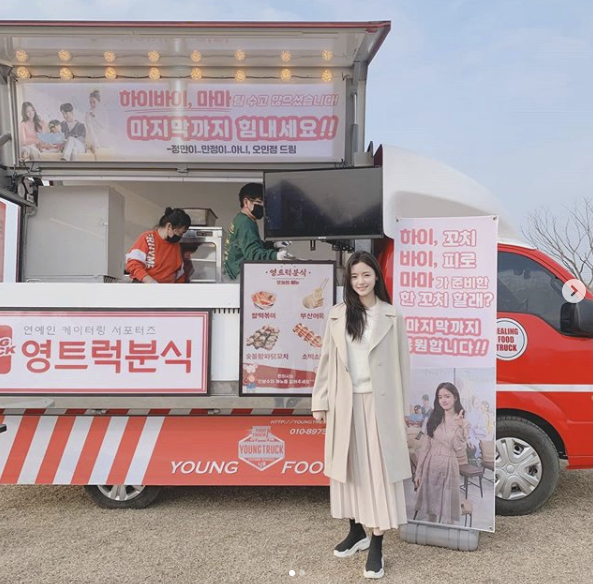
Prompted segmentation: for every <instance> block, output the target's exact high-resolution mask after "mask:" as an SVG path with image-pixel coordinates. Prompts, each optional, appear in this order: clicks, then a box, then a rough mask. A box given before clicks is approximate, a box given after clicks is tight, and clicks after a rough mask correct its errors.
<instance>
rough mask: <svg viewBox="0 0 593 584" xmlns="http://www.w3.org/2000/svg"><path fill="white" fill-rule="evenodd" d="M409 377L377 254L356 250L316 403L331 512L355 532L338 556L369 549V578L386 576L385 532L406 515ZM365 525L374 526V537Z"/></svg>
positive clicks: (334, 315)
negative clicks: (322, 425)
mask: <svg viewBox="0 0 593 584" xmlns="http://www.w3.org/2000/svg"><path fill="white" fill-rule="evenodd" d="M408 381H409V354H408V341H407V337H406V332H405V323H404V319H403V317H402V316H401V315H400V314H399V313H398V312H397V311H396V310H395V308H394V307H393V306H392V305H391V301H390V298H389V293H388V292H387V289H386V287H385V282H384V280H383V276H382V274H381V270H380V267H379V264H378V263H377V260H376V259H375V258H374V256H372V255H371V254H369V253H367V252H356V253H354V254H353V255H352V256H351V257H350V260H349V261H348V264H347V265H346V272H345V276H344V303H342V304H338V305H337V306H334V307H333V308H332V310H331V312H330V314H329V321H328V324H327V328H326V332H325V338H324V341H323V348H322V352H321V360H320V363H319V368H318V370H317V377H316V380H315V388H314V390H313V399H312V406H311V409H312V411H313V416H314V418H315V420H317V421H318V422H325V423H326V425H327V426H326V435H325V471H324V472H325V474H326V475H327V476H328V477H329V478H330V500H331V512H332V516H333V517H336V518H340V519H342V518H347V519H350V532H349V533H348V536H347V537H346V539H344V541H342V542H340V543H339V544H338V545H337V546H336V547H335V549H334V554H335V555H336V556H338V557H347V556H351V555H352V554H354V553H355V552H356V551H358V550H365V549H367V548H369V547H370V550H369V555H368V558H367V563H366V568H365V571H364V576H365V577H367V578H381V577H382V576H383V574H384V569H383V555H382V538H383V533H384V532H385V530H387V529H392V528H397V527H398V526H399V525H401V524H403V523H406V521H407V518H406V506H405V499H404V488H403V482H402V481H404V480H405V479H407V478H410V477H411V470H410V459H409V455H408V449H407V441H406V429H405V422H404V395H405V392H406V391H407V385H408ZM363 525H366V526H367V527H368V528H370V529H372V539H371V540H370V541H369V538H368V537H367V533H366V531H365V529H364V527H363Z"/></svg>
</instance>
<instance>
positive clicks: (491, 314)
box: [393, 216, 498, 531]
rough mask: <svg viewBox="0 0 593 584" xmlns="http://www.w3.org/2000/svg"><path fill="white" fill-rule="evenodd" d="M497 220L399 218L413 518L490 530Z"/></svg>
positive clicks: (397, 263)
mask: <svg viewBox="0 0 593 584" xmlns="http://www.w3.org/2000/svg"><path fill="white" fill-rule="evenodd" d="M497 233H498V218H497V217H493V216H484V217H460V218H450V217H447V218H414V219H398V220H397V221H396V231H395V253H394V272H393V273H394V303H395V304H396V305H397V306H398V308H399V309H400V310H401V312H402V313H403V315H404V316H405V320H406V331H407V334H408V341H409V345H410V359H411V365H412V382H411V387H410V390H409V395H408V396H407V398H408V399H407V406H406V407H407V412H406V425H407V434H408V450H409V453H410V460H411V463H412V469H413V480H412V481H409V482H408V484H407V485H406V501H407V506H408V514H409V517H410V519H415V520H418V521H426V522H432V523H438V524H445V525H453V526H455V525H457V526H465V527H472V528H474V529H479V530H484V531H494V501H495V492H494V486H495V470H494V469H495V417H496V289H497V273H496V269H497Z"/></svg>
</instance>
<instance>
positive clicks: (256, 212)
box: [251, 203, 264, 219]
mask: <svg viewBox="0 0 593 584" xmlns="http://www.w3.org/2000/svg"><path fill="white" fill-rule="evenodd" d="M251 214H252V215H253V216H254V217H255V218H256V219H261V218H262V217H263V216H264V206H263V205H259V204H257V203H256V204H255V205H253V211H251Z"/></svg>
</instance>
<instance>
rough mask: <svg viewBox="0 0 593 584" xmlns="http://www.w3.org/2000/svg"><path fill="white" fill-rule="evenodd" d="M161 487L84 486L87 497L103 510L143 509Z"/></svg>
mask: <svg viewBox="0 0 593 584" xmlns="http://www.w3.org/2000/svg"><path fill="white" fill-rule="evenodd" d="M161 488H162V487H153V486H151V487H145V486H142V485H85V487H84V490H85V491H86V493H87V495H88V496H89V497H90V498H91V499H92V500H93V502H94V503H96V504H97V505H98V506H99V507H102V508H103V509H145V508H146V507H148V506H149V505H150V504H151V503H152V502H153V501H154V500H155V499H156V498H157V497H158V495H159V493H160V492H161Z"/></svg>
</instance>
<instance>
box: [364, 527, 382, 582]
mask: <svg viewBox="0 0 593 584" xmlns="http://www.w3.org/2000/svg"><path fill="white" fill-rule="evenodd" d="M384 575H385V570H383V536H382V535H375V534H373V537H372V538H371V545H370V547H369V555H368V557H367V563H366V566H365V569H364V577H365V578H383V576H384Z"/></svg>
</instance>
